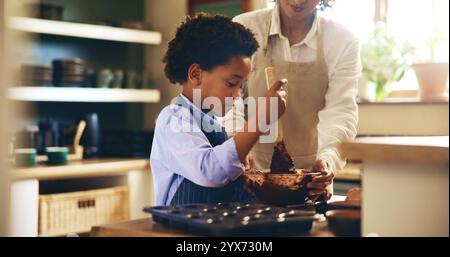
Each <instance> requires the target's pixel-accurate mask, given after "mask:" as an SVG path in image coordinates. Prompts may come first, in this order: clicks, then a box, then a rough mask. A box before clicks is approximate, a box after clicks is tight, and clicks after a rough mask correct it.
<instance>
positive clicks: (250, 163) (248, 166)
mask: <svg viewBox="0 0 450 257" xmlns="http://www.w3.org/2000/svg"><path fill="white" fill-rule="evenodd" d="M244 168H245V170H246V171H247V170H252V169H254V168H255V160H254V159H253V156H252V155H251V154H248V155H247V157H245V162H244Z"/></svg>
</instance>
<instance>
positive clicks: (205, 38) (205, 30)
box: [163, 13, 259, 84]
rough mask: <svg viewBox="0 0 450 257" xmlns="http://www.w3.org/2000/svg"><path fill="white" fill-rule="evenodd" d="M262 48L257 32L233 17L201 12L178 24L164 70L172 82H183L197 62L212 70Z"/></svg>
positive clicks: (164, 60) (250, 54)
mask: <svg viewBox="0 0 450 257" xmlns="http://www.w3.org/2000/svg"><path fill="white" fill-rule="evenodd" d="M258 47H259V45H258V42H257V41H256V39H255V38H254V36H253V33H252V32H251V31H250V30H249V29H246V28H245V27H244V26H242V25H241V24H239V23H236V22H233V21H232V20H231V18H228V17H225V16H222V15H209V14H205V13H201V14H198V15H197V16H196V17H187V18H186V20H185V21H184V22H183V23H182V24H181V26H180V27H178V29H177V32H176V35H175V38H174V39H172V40H171V41H170V42H169V48H168V49H167V52H166V54H165V56H164V59H163V62H164V63H165V64H166V66H165V68H164V72H165V74H166V77H167V78H168V79H169V80H170V82H172V83H174V84H175V83H179V84H183V83H185V82H186V81H187V72H188V69H189V67H190V66H191V65H192V64H194V63H196V64H198V65H200V67H201V68H202V69H203V70H211V69H212V68H214V67H215V66H217V65H223V64H226V63H227V62H228V61H229V60H230V59H231V58H232V57H235V56H239V55H244V56H247V57H251V56H252V55H253V53H254V52H255V51H256V50H257V49H258Z"/></svg>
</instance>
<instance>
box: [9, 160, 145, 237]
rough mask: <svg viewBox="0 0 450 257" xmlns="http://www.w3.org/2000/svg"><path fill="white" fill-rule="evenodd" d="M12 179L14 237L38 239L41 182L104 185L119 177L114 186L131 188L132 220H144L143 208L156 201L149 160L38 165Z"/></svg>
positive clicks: (18, 171)
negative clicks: (89, 181)
mask: <svg viewBox="0 0 450 257" xmlns="http://www.w3.org/2000/svg"><path fill="white" fill-rule="evenodd" d="M9 175H10V178H11V186H10V188H11V226H10V235H11V236H27V237H28V236H39V234H38V220H39V194H40V191H41V188H40V186H41V185H42V182H49V181H53V182H57V183H61V181H63V180H70V179H85V178H86V179H87V178H90V179H94V178H97V179H98V178H100V180H101V181H105V180H107V178H108V177H120V178H121V181H120V182H117V181H114V183H115V184H118V183H122V184H123V185H126V186H128V190H129V199H130V200H129V203H130V208H129V209H130V214H129V217H130V219H138V218H143V217H145V214H144V213H143V212H142V208H143V207H145V206H149V205H152V201H153V196H152V190H151V188H152V185H151V183H152V180H151V174H150V166H149V161H148V160H147V159H99V160H83V161H73V162H70V163H69V164H68V165H61V166H46V165H38V166H36V167H29V168H16V169H13V170H12V171H11V172H10V174H9ZM97 183H98V182H97ZM53 184H55V183H53ZM96 186H97V185H96ZM74 232H75V231H74ZM77 232H80V231H77ZM83 232H89V231H83Z"/></svg>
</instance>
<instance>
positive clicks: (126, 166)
mask: <svg viewBox="0 0 450 257" xmlns="http://www.w3.org/2000/svg"><path fill="white" fill-rule="evenodd" d="M144 169H149V160H148V159H140V158H139V159H138V158H108V159H89V160H82V161H71V162H69V163H68V164H66V165H57V166H48V165H43V164H39V165H37V166H34V167H29V168H16V169H13V170H12V171H11V178H12V179H13V180H24V179H39V180H53V179H62V178H77V177H99V176H110V175H117V174H123V173H126V172H128V171H130V170H144Z"/></svg>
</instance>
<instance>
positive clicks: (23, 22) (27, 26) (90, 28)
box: [8, 17, 161, 45]
mask: <svg viewBox="0 0 450 257" xmlns="http://www.w3.org/2000/svg"><path fill="white" fill-rule="evenodd" d="M8 25H9V27H10V28H13V29H17V30H20V31H25V32H31V33H40V34H50V35H60V36H68V37H80V38H90V39H98V40H109V41H118V42H128V43H141V44H150V45H159V44H160V43H161V33H160V32H156V31H147V30H137V29H127V28H116V27H111V26H104V25H92V24H84V23H75V22H67V21H55V20H46V19H36V18H28V17H11V18H9V20H8Z"/></svg>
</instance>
